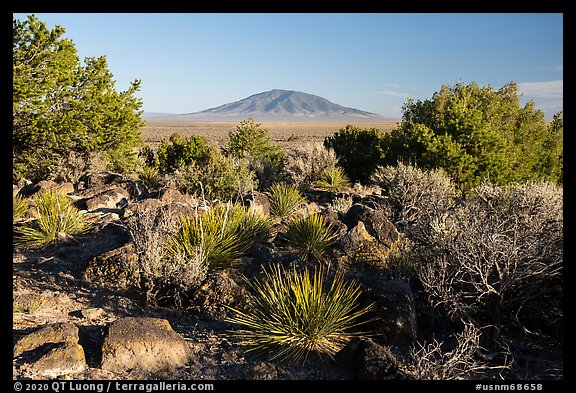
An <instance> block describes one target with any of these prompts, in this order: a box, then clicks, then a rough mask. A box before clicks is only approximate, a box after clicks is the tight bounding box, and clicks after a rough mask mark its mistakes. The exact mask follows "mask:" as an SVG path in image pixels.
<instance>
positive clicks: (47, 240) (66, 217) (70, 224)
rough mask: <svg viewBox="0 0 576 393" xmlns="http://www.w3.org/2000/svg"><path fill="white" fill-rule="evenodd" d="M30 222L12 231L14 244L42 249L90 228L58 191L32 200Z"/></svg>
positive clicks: (89, 221) (49, 192)
mask: <svg viewBox="0 0 576 393" xmlns="http://www.w3.org/2000/svg"><path fill="white" fill-rule="evenodd" d="M32 205H33V216H32V220H30V221H27V222H25V223H23V224H22V225H19V226H17V227H16V228H15V239H14V240H15V243H16V244H18V245H22V246H24V247H30V248H35V247H45V246H47V245H49V244H54V243H58V242H65V241H69V240H71V239H72V238H73V237H74V236H77V235H82V234H85V233H87V232H88V231H90V230H91V229H92V227H93V224H92V222H91V220H90V219H89V218H88V217H87V216H86V215H85V214H84V213H83V212H81V211H80V210H78V209H77V208H76V207H75V206H74V205H72V202H71V201H70V200H69V199H68V198H67V197H66V195H65V194H64V193H63V192H62V191H59V190H46V191H43V192H40V193H38V194H36V195H35V196H34V198H33V200H32Z"/></svg>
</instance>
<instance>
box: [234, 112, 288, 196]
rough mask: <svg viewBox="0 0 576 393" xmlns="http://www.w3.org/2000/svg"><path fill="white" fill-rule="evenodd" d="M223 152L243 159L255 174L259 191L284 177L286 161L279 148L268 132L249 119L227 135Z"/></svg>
mask: <svg viewBox="0 0 576 393" xmlns="http://www.w3.org/2000/svg"><path fill="white" fill-rule="evenodd" d="M228 137H229V141H228V146H227V147H226V149H225V151H226V152H227V154H229V155H232V156H234V157H237V158H245V159H247V160H248V161H249V162H250V168H251V169H252V170H253V171H254V172H256V176H257V177H258V181H259V186H260V189H261V190H264V189H266V188H267V187H268V186H269V185H270V184H272V183H274V182H276V181H278V180H279V179H281V178H282V177H283V176H284V172H285V170H284V167H285V164H286V162H285V161H286V160H285V157H284V152H283V151H282V149H281V147H280V146H278V145H276V144H275V143H274V142H273V141H272V139H270V136H269V130H268V129H267V128H262V127H261V124H260V123H255V122H254V119H252V118H251V117H250V118H248V120H245V121H242V122H240V125H238V126H236V130H235V131H230V132H229V133H228Z"/></svg>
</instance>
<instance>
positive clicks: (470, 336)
mask: <svg viewBox="0 0 576 393" xmlns="http://www.w3.org/2000/svg"><path fill="white" fill-rule="evenodd" d="M480 336H481V331H480V330H479V329H478V328H476V327H475V326H474V325H473V324H471V323H467V324H465V325H464V329H463V331H462V332H461V333H457V334H456V345H455V347H454V348H453V349H452V350H449V351H446V349H445V346H446V345H445V343H444V342H439V341H437V340H436V339H434V340H433V341H432V342H431V343H424V344H420V343H417V345H416V346H414V347H412V348H411V350H410V357H411V358H412V362H413V363H412V364H411V365H410V366H408V367H407V370H406V371H407V374H408V375H411V376H412V377H413V378H415V379H418V380H423V379H424V380H463V379H477V378H478V377H479V376H481V375H482V374H483V373H484V372H486V371H488V370H490V369H492V368H494V367H490V366H488V365H487V364H486V362H485V361H484V360H483V359H482V355H483V354H482V352H484V349H483V348H482V347H481V346H480ZM496 368H506V366H501V367H496Z"/></svg>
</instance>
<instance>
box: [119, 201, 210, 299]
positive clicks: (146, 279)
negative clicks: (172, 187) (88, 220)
mask: <svg viewBox="0 0 576 393" xmlns="http://www.w3.org/2000/svg"><path fill="white" fill-rule="evenodd" d="M126 227H127V228H128V231H129V232H130V235H131V236H132V240H133V242H134V249H135V251H136V254H137V255H138V266H139V271H140V276H141V277H142V287H143V289H145V291H146V299H147V301H148V302H149V303H150V304H159V303H164V302H165V301H166V300H169V302H173V303H174V305H175V306H176V307H178V308H181V307H183V304H184V299H185V296H186V293H187V292H188V291H190V290H192V289H193V288H195V287H197V286H198V285H200V283H201V282H202V281H203V280H204V279H205V278H206V274H207V272H208V263H207V258H206V254H205V253H204V252H203V249H202V248H201V247H198V248H197V249H195V250H194V252H189V253H188V254H184V253H177V252H172V253H169V252H168V245H169V243H170V241H171V239H172V238H173V237H174V236H176V233H177V232H178V230H179V218H178V216H177V215H176V214H174V213H173V212H172V210H171V209H170V208H169V207H168V208H158V209H152V210H145V211H139V212H136V213H135V214H134V215H133V216H131V217H129V218H128V219H127V220H126Z"/></svg>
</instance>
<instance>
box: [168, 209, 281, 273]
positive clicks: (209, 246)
mask: <svg viewBox="0 0 576 393" xmlns="http://www.w3.org/2000/svg"><path fill="white" fill-rule="evenodd" d="M270 229H271V222H270V221H269V219H268V218H267V217H265V216H264V215H262V214H261V213H260V212H259V211H258V210H256V209H250V208H245V207H243V206H240V205H236V204H230V203H227V204H219V205H216V206H211V207H209V208H208V210H207V211H206V212H204V213H198V214H196V215H195V216H194V217H183V218H181V219H180V220H179V224H178V229H177V231H176V233H175V234H174V236H172V237H171V239H170V241H169V243H168V253H169V255H170V256H180V255H183V256H185V257H190V258H193V257H196V256H197V255H198V252H199V251H198V250H201V254H202V255H203V256H204V257H205V258H206V263H207V267H208V269H209V270H214V269H218V268H221V267H225V266H229V265H230V264H231V263H232V262H233V261H234V260H235V259H238V258H240V257H242V256H244V255H245V254H246V252H247V251H248V249H249V248H250V246H251V245H252V244H253V243H254V242H255V241H256V239H259V238H260V239H261V238H266V237H267V236H268V234H269V231H270Z"/></svg>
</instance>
